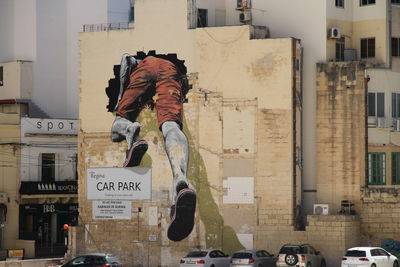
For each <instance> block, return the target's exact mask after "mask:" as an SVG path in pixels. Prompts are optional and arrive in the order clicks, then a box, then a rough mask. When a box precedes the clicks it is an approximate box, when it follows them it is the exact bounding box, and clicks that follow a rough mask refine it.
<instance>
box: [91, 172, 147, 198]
mask: <svg viewBox="0 0 400 267" xmlns="http://www.w3.org/2000/svg"><path fill="white" fill-rule="evenodd" d="M86 181H87V199H89V200H96V199H97V200H112V199H114V200H150V199H151V169H150V168H139V167H135V168H89V169H88V170H87V177H86Z"/></svg>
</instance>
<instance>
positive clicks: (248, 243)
mask: <svg viewBox="0 0 400 267" xmlns="http://www.w3.org/2000/svg"><path fill="white" fill-rule="evenodd" d="M236 235H237V237H238V239H239V242H240V243H241V244H242V245H243V246H244V247H245V249H253V234H236Z"/></svg>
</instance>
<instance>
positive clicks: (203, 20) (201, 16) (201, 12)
mask: <svg viewBox="0 0 400 267" xmlns="http://www.w3.org/2000/svg"><path fill="white" fill-rule="evenodd" d="M207 26H208V10H207V9H201V8H198V9H197V28H202V27H207Z"/></svg>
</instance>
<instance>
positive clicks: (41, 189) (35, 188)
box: [19, 181, 78, 195]
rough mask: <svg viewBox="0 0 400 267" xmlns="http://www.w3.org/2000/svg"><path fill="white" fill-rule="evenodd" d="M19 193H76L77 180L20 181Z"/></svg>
mask: <svg viewBox="0 0 400 267" xmlns="http://www.w3.org/2000/svg"><path fill="white" fill-rule="evenodd" d="M19 193H20V194H23V195H42V194H78V183H77V181H58V182H24V181H23V182H21V187H20V189H19Z"/></svg>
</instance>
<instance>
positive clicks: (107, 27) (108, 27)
mask: <svg viewBox="0 0 400 267" xmlns="http://www.w3.org/2000/svg"><path fill="white" fill-rule="evenodd" d="M131 25H132V24H131V23H129V22H119V23H102V24H84V25H83V32H103V31H118V30H127V29H130V28H132V27H131Z"/></svg>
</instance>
